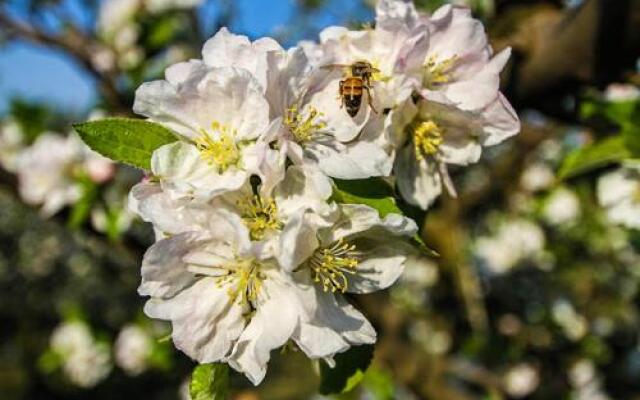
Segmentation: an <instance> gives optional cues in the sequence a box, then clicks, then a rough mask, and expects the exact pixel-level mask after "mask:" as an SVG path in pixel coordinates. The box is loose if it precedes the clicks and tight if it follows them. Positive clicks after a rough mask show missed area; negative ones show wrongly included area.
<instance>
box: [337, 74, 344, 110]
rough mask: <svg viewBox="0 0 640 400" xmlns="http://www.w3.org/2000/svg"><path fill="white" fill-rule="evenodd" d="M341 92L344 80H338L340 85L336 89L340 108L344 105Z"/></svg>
mask: <svg viewBox="0 0 640 400" xmlns="http://www.w3.org/2000/svg"><path fill="white" fill-rule="evenodd" d="M342 93H344V81H340V87H339V89H338V99H340V109H342V108H343V107H344V96H343V95H342Z"/></svg>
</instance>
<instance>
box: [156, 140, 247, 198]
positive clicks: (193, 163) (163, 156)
mask: <svg viewBox="0 0 640 400" xmlns="http://www.w3.org/2000/svg"><path fill="white" fill-rule="evenodd" d="M151 170H152V171H153V173H154V174H155V175H156V176H157V177H158V178H160V181H161V183H162V185H163V188H166V189H167V190H170V191H173V192H175V193H177V194H179V195H183V196H194V197H196V198H198V199H203V200H208V199H211V198H213V197H215V196H218V195H220V194H222V193H225V192H228V191H231V190H237V189H239V188H240V187H241V186H242V185H243V184H244V183H245V181H246V180H247V179H248V174H247V172H245V171H242V170H239V169H238V168H236V167H229V168H228V169H227V170H226V171H224V172H223V173H222V174H219V173H218V171H217V168H216V167H214V166H212V165H210V164H208V163H207V162H206V161H204V160H203V159H202V157H201V155H200V153H199V151H198V150H197V149H196V147H195V146H194V145H191V144H188V143H185V142H175V143H171V144H167V145H164V146H162V147H160V148H159V149H157V150H156V151H154V152H153V156H152V157H151Z"/></svg>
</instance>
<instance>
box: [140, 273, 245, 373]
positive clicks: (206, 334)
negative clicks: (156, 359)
mask: <svg viewBox="0 0 640 400" xmlns="http://www.w3.org/2000/svg"><path fill="white" fill-rule="evenodd" d="M145 313H146V314H147V315H148V316H150V317H151V318H161V319H167V320H171V322H172V327H173V332H172V335H171V336H172V338H173V343H174V344H175V346H176V348H178V349H179V350H181V351H182V352H184V353H185V354H186V355H188V356H189V357H191V358H193V359H194V360H196V361H198V362H199V363H211V362H217V361H220V360H222V359H223V358H224V357H225V356H227V355H228V354H229V352H230V351H231V348H232V346H233V344H234V342H235V341H236V340H237V339H238V337H239V336H240V334H241V332H242V330H243V328H244V324H245V322H244V317H243V315H242V308H241V307H240V306H238V305H237V304H235V303H232V302H230V299H229V296H228V295H227V293H226V289H225V288H221V287H219V286H218V285H217V283H216V280H215V279H214V278H203V279H200V280H198V281H197V282H196V283H195V284H193V285H192V286H191V287H189V288H188V289H186V290H184V291H182V292H181V293H179V294H178V295H176V297H174V298H172V299H169V300H159V299H151V300H149V301H148V302H147V304H146V305H145Z"/></svg>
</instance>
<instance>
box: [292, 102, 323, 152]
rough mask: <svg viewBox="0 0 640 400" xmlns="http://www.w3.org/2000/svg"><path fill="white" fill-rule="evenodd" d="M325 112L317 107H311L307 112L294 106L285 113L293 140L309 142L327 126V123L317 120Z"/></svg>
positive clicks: (302, 143)
mask: <svg viewBox="0 0 640 400" xmlns="http://www.w3.org/2000/svg"><path fill="white" fill-rule="evenodd" d="M323 116H324V114H323V113H321V112H319V111H318V110H317V109H316V108H315V107H309V110H308V111H307V112H306V113H303V112H300V110H298V107H297V106H295V105H294V106H292V107H291V108H289V109H287V112H286V113H285V118H284V123H285V125H286V126H287V128H289V132H291V135H292V136H293V140H295V142H296V143H298V144H300V145H304V144H307V143H309V142H311V141H312V140H313V139H314V136H316V134H318V133H320V132H322V131H323V130H325V129H326V128H327V124H325V123H324V122H319V121H317V120H318V119H319V118H321V117H323Z"/></svg>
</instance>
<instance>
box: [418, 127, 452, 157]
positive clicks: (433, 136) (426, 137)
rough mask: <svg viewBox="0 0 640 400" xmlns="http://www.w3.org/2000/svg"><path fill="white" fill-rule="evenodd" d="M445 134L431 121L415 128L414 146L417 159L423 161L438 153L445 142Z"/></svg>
mask: <svg viewBox="0 0 640 400" xmlns="http://www.w3.org/2000/svg"><path fill="white" fill-rule="evenodd" d="M443 134H444V131H443V130H442V128H440V127H439V126H438V124H436V123H435V122H433V121H431V120H429V121H424V122H421V123H419V124H418V125H417V126H415V127H414V128H413V145H414V146H415V150H416V159H417V160H418V161H422V160H423V159H424V158H425V157H427V156H433V155H435V154H436V153H438V150H439V149H440V145H441V144H442V142H443V141H444V139H443Z"/></svg>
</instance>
